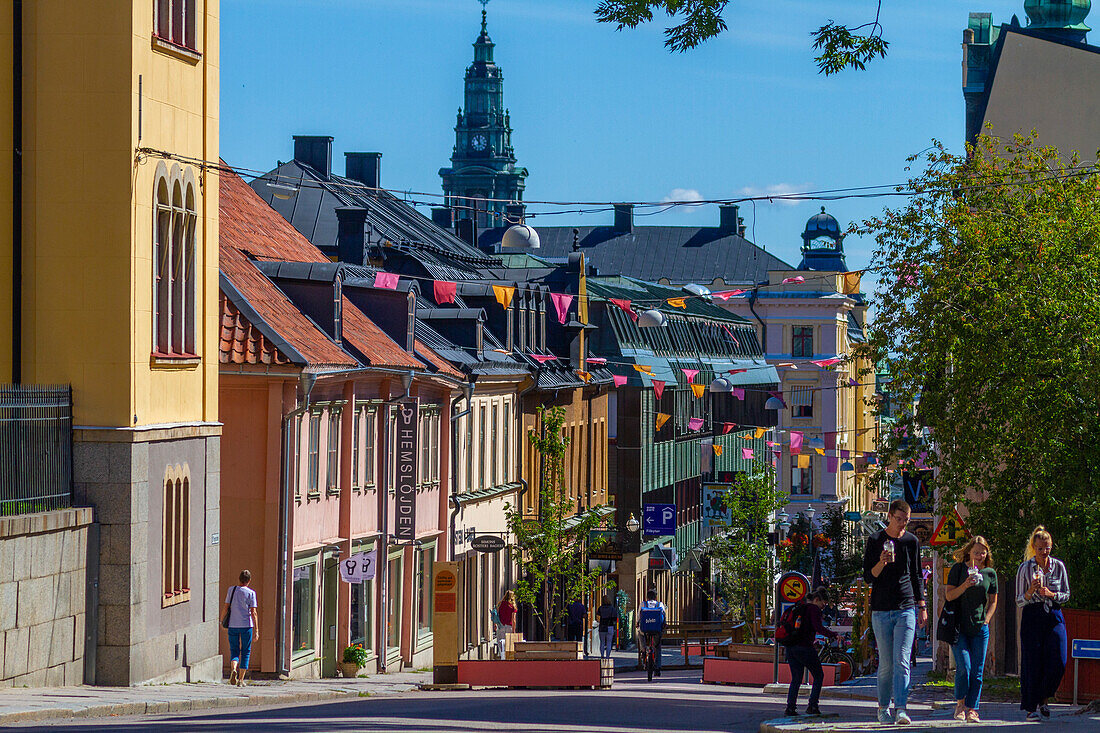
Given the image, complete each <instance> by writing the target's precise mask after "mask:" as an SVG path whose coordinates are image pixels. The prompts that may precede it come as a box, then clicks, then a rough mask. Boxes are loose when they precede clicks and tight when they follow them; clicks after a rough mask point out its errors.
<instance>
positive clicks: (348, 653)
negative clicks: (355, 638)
mask: <svg viewBox="0 0 1100 733" xmlns="http://www.w3.org/2000/svg"><path fill="white" fill-rule="evenodd" d="M369 658H370V655H369V654H368V653H367V650H366V649H364V648H363V645H362V644H352V645H351V646H347V647H344V656H343V657H342V658H341V661H340V671H341V672H343V673H344V676H345V677H347V678H349V679H354V678H355V677H358V676H359V670H360V669H362V668H363V667H365V666H366V665H367V660H368V659H369Z"/></svg>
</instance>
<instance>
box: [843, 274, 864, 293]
mask: <svg viewBox="0 0 1100 733" xmlns="http://www.w3.org/2000/svg"><path fill="white" fill-rule="evenodd" d="M860 274H861V273H860V271H859V270H856V271H854V272H846V273H844V274H843V275H842V276H841V277H843V278H844V285H843V287H842V289H841V292H843V293H844V294H845V295H854V294H855V293H858V292H859V277H860Z"/></svg>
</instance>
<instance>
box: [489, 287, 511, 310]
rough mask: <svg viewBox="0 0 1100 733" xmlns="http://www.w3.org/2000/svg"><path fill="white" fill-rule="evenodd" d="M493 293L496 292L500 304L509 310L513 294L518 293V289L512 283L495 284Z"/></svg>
mask: <svg viewBox="0 0 1100 733" xmlns="http://www.w3.org/2000/svg"><path fill="white" fill-rule="evenodd" d="M493 293H495V294H496V296H497V302H498V303H500V306H501V307H502V308H504V309H505V310H508V306H509V305H511V304H512V296H513V295H515V294H516V289H515V288H514V287H512V286H510V285H494V286H493Z"/></svg>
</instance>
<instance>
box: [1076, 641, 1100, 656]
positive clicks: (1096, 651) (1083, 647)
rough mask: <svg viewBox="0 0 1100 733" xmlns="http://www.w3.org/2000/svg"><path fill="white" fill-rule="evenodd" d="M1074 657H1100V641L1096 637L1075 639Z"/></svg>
mask: <svg viewBox="0 0 1100 733" xmlns="http://www.w3.org/2000/svg"><path fill="white" fill-rule="evenodd" d="M1073 658H1074V659H1100V641H1096V640H1094V639H1074V640H1073Z"/></svg>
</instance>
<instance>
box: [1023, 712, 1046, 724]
mask: <svg viewBox="0 0 1100 733" xmlns="http://www.w3.org/2000/svg"><path fill="white" fill-rule="evenodd" d="M1027 722H1029V723H1041V722H1043V716H1041V715H1039V712H1038V711H1034V712H1030V713H1028V714H1027Z"/></svg>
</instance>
